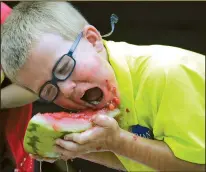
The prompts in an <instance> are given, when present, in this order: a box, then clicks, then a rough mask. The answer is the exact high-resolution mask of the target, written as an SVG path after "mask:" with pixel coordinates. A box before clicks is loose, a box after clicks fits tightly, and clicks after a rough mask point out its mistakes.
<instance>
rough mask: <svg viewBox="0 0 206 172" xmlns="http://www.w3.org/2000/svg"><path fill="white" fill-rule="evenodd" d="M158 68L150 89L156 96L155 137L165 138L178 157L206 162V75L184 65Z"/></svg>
mask: <svg viewBox="0 0 206 172" xmlns="http://www.w3.org/2000/svg"><path fill="white" fill-rule="evenodd" d="M156 71H158V72H152V73H151V76H150V79H149V84H150V88H151V90H150V91H149V90H148V92H149V96H150V98H151V100H156V101H153V102H155V103H153V105H152V106H153V109H154V107H155V108H156V107H157V112H156V114H155V115H154V116H155V120H154V124H153V132H154V136H155V138H156V139H158V140H163V141H164V142H165V143H166V144H167V145H168V146H169V147H170V149H171V150H172V152H173V153H174V155H175V156H176V157H177V158H179V159H182V160H185V161H189V162H193V163H198V164H205V78H204V77H203V76H201V75H200V74H198V72H195V71H194V70H192V69H190V68H188V67H186V66H184V65H177V66H173V67H170V68H169V69H163V70H156ZM158 76H160V77H158ZM162 76H164V77H162ZM157 78H162V79H158V80H157ZM157 82H158V83H157ZM158 85H161V86H162V85H163V87H159V86H158ZM157 95H161V97H160V96H159V97H158V96H157Z"/></svg>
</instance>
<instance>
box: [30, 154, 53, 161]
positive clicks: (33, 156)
mask: <svg viewBox="0 0 206 172" xmlns="http://www.w3.org/2000/svg"><path fill="white" fill-rule="evenodd" d="M29 156H30V157H32V158H33V159H36V160H37V161H46V162H49V163H54V162H55V161H56V160H57V159H52V158H43V157H40V156H38V155H32V154H30V155H29Z"/></svg>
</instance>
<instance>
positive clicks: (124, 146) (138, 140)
mask: <svg viewBox="0 0 206 172" xmlns="http://www.w3.org/2000/svg"><path fill="white" fill-rule="evenodd" d="M113 143H115V142H114V141H113ZM116 143H118V144H116V145H115V147H114V148H113V150H114V152H115V153H117V154H119V155H122V156H125V157H128V158H130V159H132V160H134V161H136V162H139V163H142V164H145V165H147V166H149V167H151V168H153V169H156V170H158V171H167V170H170V171H205V165H201V164H195V163H190V162H186V161H183V160H181V159H178V158H176V157H175V156H174V154H173V153H172V151H171V150H170V148H169V147H168V146H167V144H166V143H164V142H163V141H158V140H150V139H145V138H142V137H137V136H136V135H134V134H132V133H129V132H127V131H125V130H121V134H120V140H118V141H116ZM119 143H121V144H119Z"/></svg>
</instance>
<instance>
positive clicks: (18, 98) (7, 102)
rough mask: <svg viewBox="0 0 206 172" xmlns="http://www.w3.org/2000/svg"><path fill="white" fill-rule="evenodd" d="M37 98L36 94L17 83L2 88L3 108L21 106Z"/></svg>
mask: <svg viewBox="0 0 206 172" xmlns="http://www.w3.org/2000/svg"><path fill="white" fill-rule="evenodd" d="M37 99H38V97H37V96H36V95H34V94H33V93H31V92H30V91H28V90H25V89H24V88H22V87H20V86H17V85H15V84H11V85H9V86H7V87H5V88H3V89H1V109H6V108H14V107H20V106H23V105H26V104H29V103H32V102H34V101H35V100H37Z"/></svg>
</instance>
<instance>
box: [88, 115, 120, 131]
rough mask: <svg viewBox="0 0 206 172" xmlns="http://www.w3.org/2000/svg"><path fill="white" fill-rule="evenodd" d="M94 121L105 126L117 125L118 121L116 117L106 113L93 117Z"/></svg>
mask: <svg viewBox="0 0 206 172" xmlns="http://www.w3.org/2000/svg"><path fill="white" fill-rule="evenodd" d="M92 122H93V123H94V124H96V125H98V126H100V127H104V128H112V127H114V126H116V125H117V122H116V120H115V119H114V118H112V117H109V116H106V115H95V116H94V117H93V118H92Z"/></svg>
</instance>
